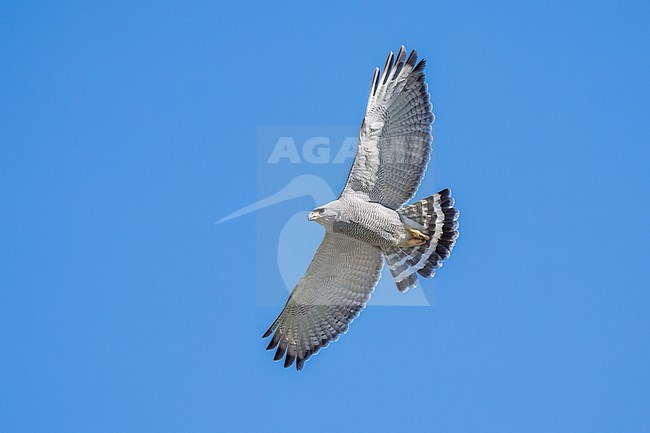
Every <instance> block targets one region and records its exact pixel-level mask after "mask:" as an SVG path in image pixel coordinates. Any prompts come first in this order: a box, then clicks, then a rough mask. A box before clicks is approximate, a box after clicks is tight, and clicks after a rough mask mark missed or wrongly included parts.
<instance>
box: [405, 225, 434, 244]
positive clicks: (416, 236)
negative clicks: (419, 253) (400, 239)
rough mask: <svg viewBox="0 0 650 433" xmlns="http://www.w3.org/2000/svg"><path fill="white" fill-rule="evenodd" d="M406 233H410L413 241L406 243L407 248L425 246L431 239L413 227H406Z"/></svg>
mask: <svg viewBox="0 0 650 433" xmlns="http://www.w3.org/2000/svg"><path fill="white" fill-rule="evenodd" d="M405 228H406V231H407V232H409V234H410V235H411V236H412V238H411V239H409V240H408V241H406V246H407V247H417V246H419V245H422V244H424V243H425V242H426V241H428V240H429V239H430V238H429V236H427V235H425V234H424V233H422V232H421V231H420V230H418V229H414V228H412V227H408V226H406V227H405Z"/></svg>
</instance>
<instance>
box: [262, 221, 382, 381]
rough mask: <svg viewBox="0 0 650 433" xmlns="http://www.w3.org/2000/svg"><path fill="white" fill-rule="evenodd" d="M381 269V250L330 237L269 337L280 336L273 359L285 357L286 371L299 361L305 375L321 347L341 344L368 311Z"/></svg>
mask: <svg viewBox="0 0 650 433" xmlns="http://www.w3.org/2000/svg"><path fill="white" fill-rule="evenodd" d="M382 265H383V257H382V254H381V251H380V250H379V249H378V248H377V247H374V246H372V245H368V244H366V243H363V242H360V241H357V240H355V239H352V238H350V237H347V236H345V235H341V234H336V233H331V232H327V233H326V234H325V238H324V239H323V242H321V244H320V247H318V251H316V255H315V256H314V258H313V259H312V261H311V264H310V265H309V268H308V269H307V272H306V273H305V275H303V277H302V278H301V279H300V281H299V282H298V284H297V285H296V287H295V288H294V289H293V292H292V293H291V296H290V297H289V300H288V301H287V304H286V305H285V307H284V310H282V313H280V316H279V317H278V318H277V319H276V320H275V322H274V323H273V325H271V327H270V328H269V330H268V331H266V333H265V334H264V337H268V336H269V335H271V333H272V332H273V331H275V334H274V335H273V338H272V339H271V342H270V343H269V346H268V347H267V350H270V349H273V348H275V347H276V346H277V347H278V349H277V351H276V353H275V357H274V359H275V360H278V359H280V358H282V357H283V356H285V354H286V358H285V361H284V366H285V367H289V366H290V365H291V364H293V362H294V361H296V368H297V369H298V370H300V369H302V367H303V364H304V362H305V361H306V360H307V359H309V357H310V356H312V355H313V354H315V353H316V352H318V351H319V350H320V348H321V347H326V346H327V345H328V344H329V342H330V341H335V340H337V339H338V337H339V335H340V334H343V333H345V332H346V331H347V329H348V325H349V324H350V322H352V321H353V320H354V319H355V318H356V317H357V316H358V315H359V313H360V312H361V310H363V308H364V307H365V306H366V302H368V300H369V299H370V294H371V292H372V291H373V290H374V288H375V286H376V285H377V281H379V276H380V272H381V267H382Z"/></svg>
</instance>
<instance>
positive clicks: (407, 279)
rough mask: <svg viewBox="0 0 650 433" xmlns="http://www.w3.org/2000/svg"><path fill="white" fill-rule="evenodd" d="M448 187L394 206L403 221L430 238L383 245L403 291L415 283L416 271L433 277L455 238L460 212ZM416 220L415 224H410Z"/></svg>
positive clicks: (396, 279)
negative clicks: (409, 243)
mask: <svg viewBox="0 0 650 433" xmlns="http://www.w3.org/2000/svg"><path fill="white" fill-rule="evenodd" d="M453 206H454V199H453V198H452V196H451V190H450V189H449V188H446V189H443V190H442V191H440V192H439V193H437V194H434V195H432V196H429V197H427V198H425V199H423V200H420V201H418V202H415V203H413V204H411V205H408V206H406V207H403V208H401V209H398V210H397V213H398V214H399V215H400V217H401V218H402V221H404V223H405V224H406V225H409V226H412V227H413V228H417V229H418V230H420V231H423V232H424V234H426V235H427V236H429V240H428V241H427V242H426V243H424V244H422V245H420V246H417V247H389V248H384V256H385V257H386V262H387V263H388V269H389V270H390V272H391V274H392V275H393V279H394V280H395V284H397V289H398V290H399V291H400V292H405V291H407V290H408V289H410V288H412V287H415V286H416V285H417V283H418V278H417V274H420V275H422V276H423V277H425V278H430V277H433V276H434V275H435V273H436V269H438V268H440V267H441V266H442V261H443V260H446V259H448V258H449V256H450V254H451V250H452V249H453V248H454V244H455V243H456V239H457V238H458V221H457V220H458V216H459V214H460V213H459V212H458V210H457V209H454V207H453ZM413 223H416V224H413Z"/></svg>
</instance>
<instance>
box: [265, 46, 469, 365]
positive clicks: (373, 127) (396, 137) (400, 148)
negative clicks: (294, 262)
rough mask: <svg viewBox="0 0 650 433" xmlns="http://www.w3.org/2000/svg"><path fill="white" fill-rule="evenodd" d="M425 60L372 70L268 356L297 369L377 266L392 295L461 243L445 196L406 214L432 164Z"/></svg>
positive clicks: (360, 301)
mask: <svg viewBox="0 0 650 433" xmlns="http://www.w3.org/2000/svg"><path fill="white" fill-rule="evenodd" d="M424 66H425V61H424V60H420V61H419V62H418V61H417V52H416V51H415V50H414V51H411V54H410V55H409V56H408V58H407V57H406V50H405V49H404V46H402V47H401V48H400V50H399V52H398V53H397V56H394V55H393V53H392V52H391V53H390V54H389V55H388V59H387V60H386V65H385V66H384V69H383V71H381V73H380V70H379V68H376V69H375V72H374V75H373V77H372V84H371V85H370V96H369V97H368V105H367V108H366V114H365V117H364V119H363V122H362V124H361V130H360V131H359V145H358V148H357V152H356V156H355V158H354V162H353V164H352V169H351V170H350V174H349V175H348V179H347V182H346V184H345V187H344V188H343V192H342V193H341V196H340V197H339V198H338V199H337V200H334V201H332V202H330V203H327V204H325V205H322V206H319V207H317V208H316V209H314V210H313V211H312V212H311V213H310V214H309V220H310V221H316V222H317V223H319V224H321V225H322V226H323V227H325V237H324V238H323V241H322V243H321V244H320V246H319V247H318V250H317V251H316V255H315V256H314V258H313V259H312V261H311V264H310V265H309V268H308V269H307V272H305V274H304V275H303V276H302V278H301V279H300V281H298V284H296V287H295V288H294V289H293V292H292V293H291V295H290V296H289V300H288V301H287V303H286V305H285V307H284V309H283V310H282V313H281V314H280V316H279V317H278V318H277V319H276V320H275V322H273V324H272V325H271V327H270V328H269V329H268V331H266V333H265V334H264V338H266V337H269V336H270V335H271V334H273V337H272V338H271V341H270V343H269V345H268V347H267V349H269V350H270V349H275V348H276V347H277V350H276V353H275V357H274V359H275V360H279V359H281V358H282V357H285V360H284V366H285V367H289V366H290V365H292V364H293V363H294V362H295V363H296V368H297V369H298V370H300V369H302V367H303V365H304V363H305V361H306V360H308V359H309V358H310V357H311V356H312V355H314V354H315V353H317V352H318V351H319V350H320V349H321V348H323V347H326V346H327V345H328V344H329V342H331V341H335V340H336V339H338V337H339V335H341V334H343V333H345V332H346V331H347V330H348V325H349V324H350V322H352V320H354V319H355V318H356V317H357V316H358V315H359V313H360V312H361V310H363V309H364V307H365V306H366V302H368V300H369V299H370V294H371V292H372V291H373V290H374V288H375V286H376V285H377V282H378V281H379V277H380V272H381V269H382V266H383V263H384V260H385V261H386V263H387V264H388V268H389V270H390V272H391V275H392V276H393V279H394V281H395V284H396V285H397V288H398V290H399V291H401V292H404V291H406V290H408V289H410V288H412V287H414V286H416V285H417V274H420V275H421V276H422V277H425V278H429V277H433V276H434V274H435V272H436V269H438V268H440V267H441V266H442V262H443V260H446V259H448V258H449V255H450V253H451V250H452V249H453V247H454V244H455V242H456V239H457V238H458V222H457V219H458V215H459V212H458V210H456V209H454V207H453V206H454V199H453V198H452V197H451V191H450V190H449V189H443V190H442V191H440V192H438V193H436V194H433V195H431V196H429V197H427V198H425V199H422V200H420V201H417V202H415V203H413V204H410V205H407V206H404V204H405V203H406V202H407V201H409V200H410V199H411V198H412V197H413V195H414V194H415V192H416V190H417V189H418V186H419V185H420V182H421V180H422V177H423V176H424V172H425V171H426V168H427V163H428V162H429V156H430V153H431V141H432V137H431V124H432V123H433V120H434V115H433V113H432V111H431V108H432V107H431V102H429V92H428V87H427V83H425V81H424Z"/></svg>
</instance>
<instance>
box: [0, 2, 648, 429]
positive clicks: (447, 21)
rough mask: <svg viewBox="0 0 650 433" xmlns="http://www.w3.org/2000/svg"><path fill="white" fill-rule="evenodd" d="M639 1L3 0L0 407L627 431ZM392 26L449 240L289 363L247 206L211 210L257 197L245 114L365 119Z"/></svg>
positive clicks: (641, 141) (642, 406)
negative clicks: (405, 280)
mask: <svg viewBox="0 0 650 433" xmlns="http://www.w3.org/2000/svg"><path fill="white" fill-rule="evenodd" d="M649 18H650V7H649V6H648V3H647V2H641V1H637V2H635V1H629V2H618V3H615V2H566V1H564V2H556V1H548V2H521V1H498V2H466V1H454V2H451V1H448V2H437V1H426V2H424V1H422V2H398V3H395V2H381V1H373V2H364V3H354V4H348V3H342V2H341V3H338V2H329V3H328V6H324V5H321V4H307V3H304V2H282V4H275V3H274V4H241V5H237V6H229V5H225V4H222V3H221V2H192V1H190V2H174V1H165V2H132V1H129V2H108V3H107V2H104V3H92V2H71V1H62V2H29V1H25V2H14V3H13V4H8V3H7V2H5V3H4V4H3V5H2V13H1V14H0V24H1V25H0V64H1V67H0V119H1V120H0V197H1V200H2V212H0V230H1V235H2V242H0V262H1V263H2V265H1V266H0V431H3V432H16V433H22V432H29V433H32V432H34V433H36V432H39V433H41V432H53V433H54V432H65V433H77V432H80V433H81V432H83V433H88V432H98V433H99V432H107V433H108V432H111V433H114V432H120V433H129V432H134V433H135V432H137V433H141V432H149V431H151V432H197V433H198V432H215V431H228V432H238V431H242V432H251V431H262V432H265V431H268V432H275V431H289V432H290V431H306V430H308V431H323V432H326V431H328V432H331V431H356V432H365V431H374V432H376V431H436V432H472V433H477V432H522V431H523V432H544V433H548V432H571V433H576V432H612V431H619V432H640V431H647V429H648V425H650V415H648V410H647V408H648V396H649V395H650V370H649V369H648V364H649V363H650V343H649V341H650V338H648V335H649V331H650V318H649V315H648V305H649V304H650V291H649V290H648V279H649V277H650V275H649V267H648V265H647V263H646V262H647V259H648V244H649V242H648V241H649V240H650V239H648V238H649V236H648V223H647V217H648V214H649V210H650V206H649V202H648V193H647V187H648V184H649V182H650V175H649V170H648V162H649V161H648V160H649V158H648V157H649V151H648V148H649V146H650V126H649V125H650V122H649V119H650V103H649V102H648V101H649V100H650V84H649V83H650V81H649V80H648V77H649V76H650V56H649V54H648V53H650V36H649V35H650V34H649V33H648V29H647V23H648V19H649ZM401 44H406V45H407V47H408V48H417V49H418V50H419V51H420V53H421V55H422V56H424V57H426V58H427V60H428V65H427V76H428V82H429V86H430V92H431V94H432V101H433V103H434V107H435V108H434V111H435V114H436V116H437V120H436V123H435V125H434V135H435V150H434V152H435V153H434V159H433V161H432V170H430V172H429V173H428V176H427V177H426V179H425V181H424V183H423V184H422V189H421V192H422V193H431V192H435V191H437V190H439V189H441V188H443V187H447V186H449V187H451V188H452V189H453V191H454V195H455V197H456V199H457V204H458V207H459V208H460V209H461V212H462V215H461V229H460V230H461V238H460V240H459V242H458V245H457V248H456V249H455V250H454V254H453V255H452V258H451V260H450V261H449V262H448V263H447V264H446V265H445V267H444V268H443V269H442V270H441V271H440V272H439V275H437V276H436V279H435V280H434V281H425V282H424V283H423V288H422V290H423V291H425V292H427V293H429V294H432V293H433V292H434V291H435V296H434V298H435V302H433V305H432V306H431V307H372V308H368V309H367V310H366V311H365V312H364V313H363V314H362V315H361V316H360V317H359V319H358V320H357V321H355V322H354V324H353V325H352V326H351V328H350V332H349V333H348V334H347V335H345V336H344V337H342V338H341V339H340V340H339V341H338V342H337V343H335V344H333V345H332V346H331V347H330V348H328V349H326V350H324V351H323V352H322V353H320V354H319V355H318V356H317V357H315V358H314V359H313V360H311V361H309V362H308V363H307V364H306V366H305V370H303V371H302V372H300V373H297V372H296V371H295V370H293V369H291V370H284V369H282V367H281V366H280V365H279V364H277V363H273V362H272V361H271V358H272V354H271V353H269V352H265V351H264V350H263V349H264V347H265V343H264V342H263V341H262V340H261V338H260V337H261V334H262V332H263V331H264V330H265V329H266V328H267V327H268V325H269V324H270V322H271V321H272V320H273V319H274V318H275V316H276V314H277V313H278V312H279V306H278V305H271V306H263V305H260V303H259V302H258V300H259V299H258V295H259V291H260V290H263V288H262V289H261V288H260V285H262V286H263V285H264V281H265V276H266V274H265V273H264V272H266V271H268V269H266V268H264V269H259V268H260V264H259V263H258V260H257V258H256V256H257V239H258V230H259V229H260V228H262V229H263V227H264V225H263V224H261V223H260V221H258V220H259V219H260V218H259V215H257V216H256V215H254V214H249V215H246V216H244V217H241V218H238V219H235V220H231V221H229V222H228V223H227V224H226V223H224V224H218V225H215V224H214V222H215V221H217V220H219V219H220V218H222V217H223V216H225V215H226V214H228V213H230V212H232V211H234V210H236V209H239V208H241V207H243V206H246V205H248V204H250V203H252V202H255V200H256V199H257V198H259V193H258V187H257V172H258V169H259V167H258V163H257V159H258V151H259V149H258V136H257V130H258V129H257V128H258V127H260V126H272V127H285V126H307V125H311V126H321V127H324V128H327V127H331V126H345V127H354V126H356V125H358V124H359V123H360V121H361V118H362V116H363V110H364V108H365V107H364V104H365V101H366V96H367V90H368V86H369V80H370V78H371V74H372V69H373V68H374V67H375V66H378V65H382V64H383V62H384V59H385V56H386V54H387V52H388V50H397V49H398V48H399V46H400V45H401ZM330 170H331V173H333V174H332V176H333V179H335V180H337V179H338V182H340V183H339V184H338V185H339V186H340V184H342V182H343V179H344V177H345V175H346V174H347V167H346V166H343V165H342V166H339V167H330ZM337 173H338V174H337ZM335 186H336V184H335ZM297 203H298V205H297V204H296V202H291V203H287V205H286V206H298V207H300V206H303V207H305V209H304V210H309V208H310V207H311V203H309V202H308V201H302V202H297ZM277 209H284V207H283V205H278V207H277ZM278 212H279V211H278ZM273 278H275V277H273V276H271V275H269V282H270V281H272V279H273ZM274 290H275V289H274Z"/></svg>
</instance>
